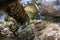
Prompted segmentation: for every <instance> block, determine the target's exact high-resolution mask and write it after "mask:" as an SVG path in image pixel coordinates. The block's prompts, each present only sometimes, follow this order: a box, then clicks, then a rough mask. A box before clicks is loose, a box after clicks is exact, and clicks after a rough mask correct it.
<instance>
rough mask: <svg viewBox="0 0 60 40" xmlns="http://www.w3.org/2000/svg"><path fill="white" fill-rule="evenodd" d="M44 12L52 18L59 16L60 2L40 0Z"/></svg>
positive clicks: (56, 0) (59, 0)
mask: <svg viewBox="0 0 60 40" xmlns="http://www.w3.org/2000/svg"><path fill="white" fill-rule="evenodd" d="M40 3H41V5H42V7H43V8H44V10H45V11H47V12H48V13H46V14H49V15H52V16H60V0H40Z"/></svg>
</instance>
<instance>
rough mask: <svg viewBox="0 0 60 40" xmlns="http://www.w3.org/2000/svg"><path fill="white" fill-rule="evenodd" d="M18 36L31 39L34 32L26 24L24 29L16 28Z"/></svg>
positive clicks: (22, 38) (26, 39) (24, 39)
mask: <svg viewBox="0 0 60 40" xmlns="http://www.w3.org/2000/svg"><path fill="white" fill-rule="evenodd" d="M18 36H19V39H20V40H33V39H34V36H35V35H34V32H33V30H32V28H31V26H30V25H27V26H26V27H25V28H24V29H20V28H19V29H18Z"/></svg>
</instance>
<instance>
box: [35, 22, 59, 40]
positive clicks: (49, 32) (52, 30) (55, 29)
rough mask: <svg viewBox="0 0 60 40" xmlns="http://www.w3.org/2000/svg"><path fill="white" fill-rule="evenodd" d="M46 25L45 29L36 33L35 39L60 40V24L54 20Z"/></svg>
mask: <svg viewBox="0 0 60 40" xmlns="http://www.w3.org/2000/svg"><path fill="white" fill-rule="evenodd" d="M46 23H47V22H46ZM45 25H46V27H45V29H43V30H41V31H38V32H36V33H35V38H34V40H60V25H58V24H57V23H53V22H50V23H49V22H48V23H47V24H45Z"/></svg>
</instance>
